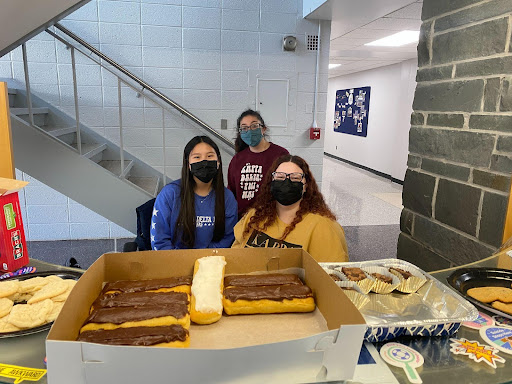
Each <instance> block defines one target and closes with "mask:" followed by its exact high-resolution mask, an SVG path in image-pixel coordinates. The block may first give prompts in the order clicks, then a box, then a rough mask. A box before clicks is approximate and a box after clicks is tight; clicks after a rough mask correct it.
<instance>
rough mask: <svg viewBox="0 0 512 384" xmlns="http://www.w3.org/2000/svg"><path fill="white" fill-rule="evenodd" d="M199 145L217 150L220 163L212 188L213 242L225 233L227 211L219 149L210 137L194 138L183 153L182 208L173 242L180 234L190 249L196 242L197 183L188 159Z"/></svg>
mask: <svg viewBox="0 0 512 384" xmlns="http://www.w3.org/2000/svg"><path fill="white" fill-rule="evenodd" d="M199 143H206V144H208V145H209V146H210V147H212V148H213V149H214V150H215V153H217V159H218V162H219V168H218V171H217V175H216V176H215V177H214V178H213V181H212V188H213V190H214V191H215V227H214V230H213V239H212V240H213V241H220V240H221V239H222V238H223V237H224V233H225V228H224V225H225V221H226V211H225V206H224V175H223V174H222V158H221V156H220V151H219V147H218V146H217V144H215V142H214V141H213V140H212V139H210V138H209V137H208V136H196V137H193V138H192V139H191V140H190V141H189V142H188V143H187V145H185V150H184V151H183V166H182V168H181V191H180V199H181V208H180V213H179V215H178V220H177V222H176V230H175V231H174V236H173V242H175V241H176V234H177V232H180V234H181V242H182V243H183V244H185V245H186V246H187V247H188V248H193V247H194V243H195V240H196V210H195V204H194V202H195V196H194V187H195V186H196V182H195V180H194V176H193V175H192V173H191V172H190V163H189V161H188V158H189V156H190V152H192V150H193V149H194V148H195V146H196V145H197V144H199Z"/></svg>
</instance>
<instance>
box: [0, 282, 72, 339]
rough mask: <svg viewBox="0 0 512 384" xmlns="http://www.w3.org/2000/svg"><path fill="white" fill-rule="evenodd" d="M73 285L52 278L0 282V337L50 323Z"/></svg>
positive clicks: (57, 313)
mask: <svg viewBox="0 0 512 384" xmlns="http://www.w3.org/2000/svg"><path fill="white" fill-rule="evenodd" d="M75 284H76V280H71V279H62V278H60V277H59V276H55V275H50V276H46V277H42V276H35V277H30V278H27V279H24V280H21V281H18V280H6V281H2V282H0V333H7V332H17V331H20V330H24V329H30V328H34V327H38V326H41V325H44V324H47V323H50V322H52V321H54V320H55V319H56V318H57V316H58V315H59V312H60V310H61V308H62V306H63V305H64V302H65V301H66V299H67V297H68V296H69V293H70V292H71V290H72V289H73V287H74V286H75Z"/></svg>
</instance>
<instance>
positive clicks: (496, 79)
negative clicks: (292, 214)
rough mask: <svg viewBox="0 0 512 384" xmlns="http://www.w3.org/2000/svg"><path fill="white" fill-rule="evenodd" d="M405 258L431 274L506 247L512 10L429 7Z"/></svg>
mask: <svg viewBox="0 0 512 384" xmlns="http://www.w3.org/2000/svg"><path fill="white" fill-rule="evenodd" d="M422 20H423V24H422V26H421V32H420V41H419V44H418V72H417V76H416V80H417V82H418V83H417V87H416V93H415V97H414V103H413V109H414V112H413V114H412V116H411V130H410V134H409V160H408V170H407V173H406V176H405V181H404V189H403V204H404V209H403V211H402V216H401V220H400V229H401V233H400V237H399V240H398V258H400V259H404V260H408V261H410V262H412V263H414V264H416V265H418V266H420V267H421V268H424V269H425V270H435V269H441V268H447V267H450V266H454V265H461V264H465V263H468V262H472V261H477V260H480V259H482V258H485V257H487V256H490V255H491V254H492V253H493V252H494V251H495V250H496V248H497V247H499V246H500V244H501V241H502V235H503V227H504V222H505V215H506V210H507V202H508V197H509V191H510V179H511V173H512V48H511V42H510V40H511V33H512V1H510V0H492V1H480V0H457V1H446V0H424V1H423V11H422Z"/></svg>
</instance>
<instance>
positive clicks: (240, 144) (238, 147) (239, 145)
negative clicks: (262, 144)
mask: <svg viewBox="0 0 512 384" xmlns="http://www.w3.org/2000/svg"><path fill="white" fill-rule="evenodd" d="M245 116H253V117H255V118H256V119H258V120H259V121H260V123H261V125H262V126H263V127H264V128H267V126H266V125H265V121H264V120H263V117H261V114H260V113H259V112H257V111H253V110H252V109H247V110H245V111H243V112H242V113H241V114H240V116H238V119H236V138H235V152H236V153H238V152H240V151H243V150H244V149H246V148H249V146H248V145H247V143H246V142H245V141H243V140H242V136H241V134H240V122H241V121H242V119H243V118H244V117H245ZM267 131H268V128H267ZM263 136H264V137H265V136H266V131H265V134H264V135H263Z"/></svg>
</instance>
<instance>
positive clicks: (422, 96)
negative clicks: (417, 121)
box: [413, 79, 484, 112]
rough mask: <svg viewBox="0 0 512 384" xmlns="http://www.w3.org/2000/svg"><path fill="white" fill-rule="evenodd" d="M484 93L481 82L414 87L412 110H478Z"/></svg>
mask: <svg viewBox="0 0 512 384" xmlns="http://www.w3.org/2000/svg"><path fill="white" fill-rule="evenodd" d="M483 91H484V81H483V80H480V79H478V80H465V81H464V80H463V81H450V82H446V83H436V84H422V83H418V85H417V86H416V93H415V95H414V102H413V109H414V110H415V111H440V112H442V111H447V112H451V111H463V112H474V111H479V110H480V105H481V104H482V96H483Z"/></svg>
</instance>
